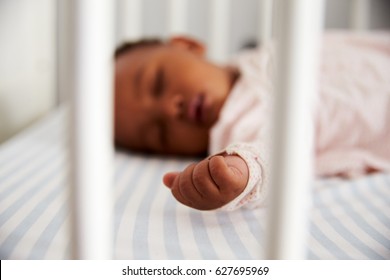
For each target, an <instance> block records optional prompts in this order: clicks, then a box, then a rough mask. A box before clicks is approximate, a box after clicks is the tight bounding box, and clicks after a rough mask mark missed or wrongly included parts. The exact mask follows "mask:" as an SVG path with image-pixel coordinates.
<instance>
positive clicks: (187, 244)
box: [0, 108, 390, 259]
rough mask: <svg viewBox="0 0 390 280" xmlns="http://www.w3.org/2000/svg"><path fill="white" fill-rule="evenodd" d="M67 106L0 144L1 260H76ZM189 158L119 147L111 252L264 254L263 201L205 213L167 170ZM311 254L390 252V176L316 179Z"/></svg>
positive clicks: (373, 255)
mask: <svg viewBox="0 0 390 280" xmlns="http://www.w3.org/2000/svg"><path fill="white" fill-rule="evenodd" d="M65 117H66V109H63V108H62V109H59V110H56V111H55V112H53V113H52V114H50V115H49V116H48V117H46V118H45V119H43V120H42V121H40V122H39V123H38V124H36V125H35V126H33V127H31V128H30V129H28V130H26V131H24V132H23V133H21V134H20V135H18V136H17V137H15V138H13V139H12V140H10V141H8V142H6V143H4V144H3V145H1V146H0V258H1V259H68V258H70V238H69V231H70V222H69V209H68V190H67V186H68V182H67V168H68V161H67V154H66V152H67V134H66V130H65V127H66V125H65ZM189 162H191V160H182V159H175V158H168V159H167V158H159V157H148V156H141V155H136V154H132V153H127V152H124V151H116V153H115V174H114V177H115V182H114V184H113V192H114V194H115V217H114V229H115V235H114V237H115V240H114V244H115V251H114V256H113V257H114V258H115V259H257V258H263V257H264V245H265V244H264V241H265V239H264V235H265V226H266V214H267V213H266V212H267V209H265V208H262V209H256V210H248V209H243V210H239V211H235V212H229V213H226V212H215V211H212V212H201V211H196V210H193V209H190V208H187V207H185V206H182V205H181V204H179V203H177V202H176V201H175V200H174V199H173V197H172V196H171V195H170V192H169V190H168V189H167V188H165V187H164V186H163V184H162V182H161V178H162V175H163V174H164V173H165V172H167V171H171V170H180V169H183V168H184V167H185V166H186V165H187V164H188V163H189ZM312 198H313V199H312V200H313V205H312V207H311V208H312V209H311V211H310V228H309V232H308V239H307V258H308V259H390V174H376V175H372V176H367V177H364V178H361V179H357V180H353V181H345V180H341V179H327V180H318V181H316V182H314V183H313V187H312Z"/></svg>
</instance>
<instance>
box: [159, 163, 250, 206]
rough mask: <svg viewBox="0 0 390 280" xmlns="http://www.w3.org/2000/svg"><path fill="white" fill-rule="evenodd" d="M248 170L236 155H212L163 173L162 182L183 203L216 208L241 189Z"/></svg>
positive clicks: (246, 178)
mask: <svg viewBox="0 0 390 280" xmlns="http://www.w3.org/2000/svg"><path fill="white" fill-rule="evenodd" d="M248 178H249V170H248V167H247V165H246V163H245V161H244V160H243V159H242V158H241V157H239V156H237V155H226V156H222V155H216V156H213V157H211V158H207V159H204V160H202V161H200V162H198V163H193V164H191V165H189V166H188V167H187V168H186V169H185V170H184V171H183V172H170V173H167V174H165V175H164V178H163V181H164V184H165V185H166V186H167V187H168V188H170V189H171V191H172V194H173V196H174V197H175V198H176V199H177V200H178V201H179V202H181V203H183V204H184V205H187V206H189V207H192V208H196V209H199V210H212V209H216V208H219V207H221V206H223V205H225V204H227V203H228V202H230V201H232V200H233V199H234V198H236V197H237V196H238V195H239V194H240V193H241V192H242V191H243V190H244V188H245V186H246V184H247V182H248Z"/></svg>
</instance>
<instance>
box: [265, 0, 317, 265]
mask: <svg viewBox="0 0 390 280" xmlns="http://www.w3.org/2000/svg"><path fill="white" fill-rule="evenodd" d="M276 5H277V6H276V8H277V9H278V10H277V13H276V16H278V22H279V24H278V26H277V28H278V29H277V30H276V36H277V46H278V50H277V59H278V65H277V70H278V71H277V82H276V96H275V98H276V100H275V134H274V137H273V139H274V143H273V144H274V152H273V164H272V171H273V172H272V178H271V183H272V184H271V201H270V218H269V224H268V225H269V232H268V238H269V241H268V242H267V243H266V244H267V245H268V246H269V247H268V249H267V255H266V257H267V259H304V258H305V257H306V252H305V249H306V246H305V245H306V241H307V240H306V237H307V235H306V234H307V233H308V220H307V219H308V217H307V214H308V212H307V211H308V202H309V184H310V179H311V173H312V172H311V171H312V156H313V155H312V142H313V141H312V138H313V137H312V136H313V125H312V123H311V120H312V118H311V108H312V100H313V98H314V96H313V93H315V92H317V72H318V69H317V68H318V59H319V53H318V50H319V42H320V38H319V36H320V31H321V23H322V18H323V15H322V14H323V13H322V12H323V1H321V0H316V1H312V0H290V1H283V0H279V1H277V2H276Z"/></svg>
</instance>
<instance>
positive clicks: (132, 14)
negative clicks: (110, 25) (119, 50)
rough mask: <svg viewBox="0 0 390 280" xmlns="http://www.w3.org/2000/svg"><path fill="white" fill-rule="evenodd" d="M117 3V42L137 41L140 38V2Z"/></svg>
mask: <svg viewBox="0 0 390 280" xmlns="http://www.w3.org/2000/svg"><path fill="white" fill-rule="evenodd" d="M117 1H118V33H119V34H118V36H117V37H118V41H119V42H123V41H132V40H137V39H139V38H140V37H141V36H142V3H141V0H117Z"/></svg>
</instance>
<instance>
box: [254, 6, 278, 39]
mask: <svg viewBox="0 0 390 280" xmlns="http://www.w3.org/2000/svg"><path fill="white" fill-rule="evenodd" d="M258 1H259V10H258V27H259V28H258V30H259V31H258V36H257V37H258V38H259V40H260V43H263V42H267V41H269V40H270V39H271V37H272V5H273V1H274V0H258Z"/></svg>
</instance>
